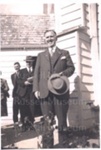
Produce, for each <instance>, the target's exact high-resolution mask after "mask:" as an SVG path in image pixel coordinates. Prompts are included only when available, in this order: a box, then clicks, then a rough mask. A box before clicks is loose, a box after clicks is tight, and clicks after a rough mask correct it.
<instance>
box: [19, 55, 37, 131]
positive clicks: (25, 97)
mask: <svg viewBox="0 0 101 150" xmlns="http://www.w3.org/2000/svg"><path fill="white" fill-rule="evenodd" d="M34 61H35V58H34V57H32V56H26V59H25V62H26V68H24V69H22V70H21V73H22V77H21V81H20V85H21V89H20V91H21V95H20V96H21V98H22V101H23V104H22V107H23V127H22V128H23V130H24V131H25V130H27V129H32V125H31V124H30V123H28V122H27V123H26V122H25V120H26V119H25V118H27V119H28V120H29V121H30V122H31V123H33V122H34V95H33V94H32V82H33V76H34V69H33V66H34Z"/></svg>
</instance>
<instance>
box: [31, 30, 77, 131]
mask: <svg viewBox="0 0 101 150" xmlns="http://www.w3.org/2000/svg"><path fill="white" fill-rule="evenodd" d="M44 37H45V42H46V44H47V46H48V48H47V50H46V51H44V52H41V53H39V54H38V57H37V62H36V67H35V72H34V77H35V78H34V85H33V92H34V93H35V96H36V97H37V99H41V100H40V103H41V109H42V113H43V115H44V116H49V113H50V112H51V113H53V112H54V113H55V114H56V116H57V118H58V128H59V131H66V130H67V123H66V119H67V111H68V100H69V80H68V77H70V76H71V75H72V74H73V73H74V70H75V67H74V64H73V62H72V59H71V57H70V54H69V52H68V51H66V50H63V49H59V48H58V47H57V46H56V41H57V34H56V32H55V31H54V30H47V31H46V32H45V33H44Z"/></svg>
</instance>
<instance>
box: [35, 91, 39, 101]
mask: <svg viewBox="0 0 101 150" xmlns="http://www.w3.org/2000/svg"><path fill="white" fill-rule="evenodd" d="M34 94H35V97H36V98H37V99H40V92H39V91H36V92H35V93H34Z"/></svg>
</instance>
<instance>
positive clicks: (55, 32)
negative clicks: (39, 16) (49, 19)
mask: <svg viewBox="0 0 101 150" xmlns="http://www.w3.org/2000/svg"><path fill="white" fill-rule="evenodd" d="M47 32H53V33H54V34H55V35H57V33H56V32H55V30H52V29H50V30H46V31H45V32H44V36H45V34H46V33H47Z"/></svg>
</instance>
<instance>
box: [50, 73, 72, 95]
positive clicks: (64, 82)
mask: <svg viewBox="0 0 101 150" xmlns="http://www.w3.org/2000/svg"><path fill="white" fill-rule="evenodd" d="M69 86H70V83H69V79H68V77H66V76H64V75H59V74H57V73H56V74H52V75H51V76H50V78H49V80H48V89H49V91H50V92H52V93H53V94H56V95H64V94H66V93H67V92H68V90H69Z"/></svg>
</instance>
